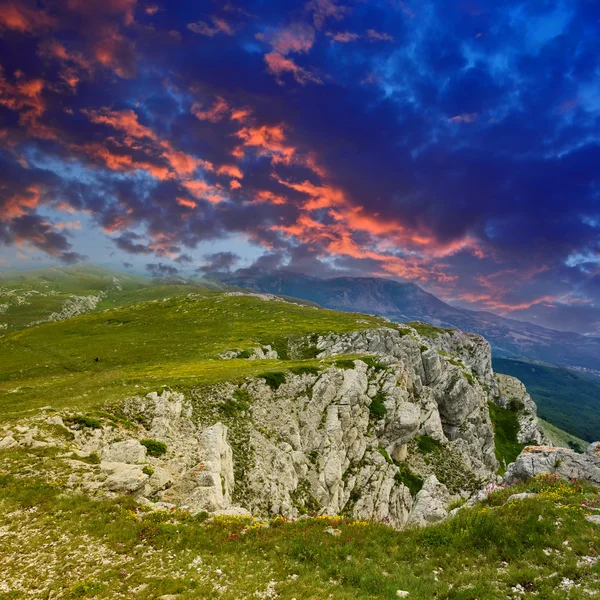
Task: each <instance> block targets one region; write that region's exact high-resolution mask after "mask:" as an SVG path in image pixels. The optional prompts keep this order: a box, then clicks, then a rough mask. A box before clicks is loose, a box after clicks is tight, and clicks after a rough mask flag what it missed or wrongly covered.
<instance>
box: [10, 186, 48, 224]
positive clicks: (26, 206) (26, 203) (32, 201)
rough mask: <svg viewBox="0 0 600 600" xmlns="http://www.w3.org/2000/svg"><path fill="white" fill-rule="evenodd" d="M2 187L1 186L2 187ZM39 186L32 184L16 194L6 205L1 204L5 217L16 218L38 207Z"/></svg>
mask: <svg viewBox="0 0 600 600" xmlns="http://www.w3.org/2000/svg"><path fill="white" fill-rule="evenodd" d="M0 189H1V188H0ZM40 197H41V190H40V188H39V186H36V185H30V186H29V187H28V188H26V189H25V190H24V191H23V192H21V193H19V194H15V195H14V196H12V197H11V198H9V199H8V201H7V202H5V203H4V205H0V215H1V216H2V218H3V219H14V218H16V217H20V216H21V215H24V214H25V213H26V212H28V211H30V210H32V209H34V208H36V207H37V206H38V204H39V202H40Z"/></svg>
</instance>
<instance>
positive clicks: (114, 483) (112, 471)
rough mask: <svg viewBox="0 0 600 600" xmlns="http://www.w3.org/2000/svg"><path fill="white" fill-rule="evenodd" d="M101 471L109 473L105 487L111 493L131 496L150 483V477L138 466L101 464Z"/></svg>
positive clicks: (104, 483)
mask: <svg viewBox="0 0 600 600" xmlns="http://www.w3.org/2000/svg"><path fill="white" fill-rule="evenodd" d="M100 469H101V470H102V471H104V472H106V473H108V477H107V478H106V479H105V480H104V482H103V486H104V487H105V488H106V489H107V490H109V491H111V492H117V493H129V494H131V493H134V492H137V491H139V490H141V489H142V488H143V487H144V486H145V485H146V482H147V481H148V475H146V474H145V473H144V472H143V471H142V468H141V467H139V466H137V465H129V464H126V463H119V462H101V463H100Z"/></svg>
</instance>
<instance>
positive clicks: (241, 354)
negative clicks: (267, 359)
mask: <svg viewBox="0 0 600 600" xmlns="http://www.w3.org/2000/svg"><path fill="white" fill-rule="evenodd" d="M252 354H253V353H252V352H250V350H242V351H241V352H239V353H238V355H237V357H238V358H250V357H251V356H252Z"/></svg>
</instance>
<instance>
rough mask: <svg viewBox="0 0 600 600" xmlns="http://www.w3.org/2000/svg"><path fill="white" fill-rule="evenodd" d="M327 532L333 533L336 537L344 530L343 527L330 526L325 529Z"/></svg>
mask: <svg viewBox="0 0 600 600" xmlns="http://www.w3.org/2000/svg"><path fill="white" fill-rule="evenodd" d="M325 533H328V534H329V535H333V536H335V537H339V536H340V535H342V530H341V529H334V528H333V527H328V528H327V529H326V530H325Z"/></svg>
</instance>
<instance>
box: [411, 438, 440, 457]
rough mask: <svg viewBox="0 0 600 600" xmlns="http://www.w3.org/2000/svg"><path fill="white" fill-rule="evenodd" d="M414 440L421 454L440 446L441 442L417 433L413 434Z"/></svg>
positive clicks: (429, 452)
mask: <svg viewBox="0 0 600 600" xmlns="http://www.w3.org/2000/svg"><path fill="white" fill-rule="evenodd" d="M415 440H416V442H417V446H418V448H419V451H420V452H421V454H431V453H432V452H435V451H436V450H439V449H440V448H442V444H441V442H438V441H437V440H434V439H433V438H432V437H429V436H428V435H417V436H415Z"/></svg>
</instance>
